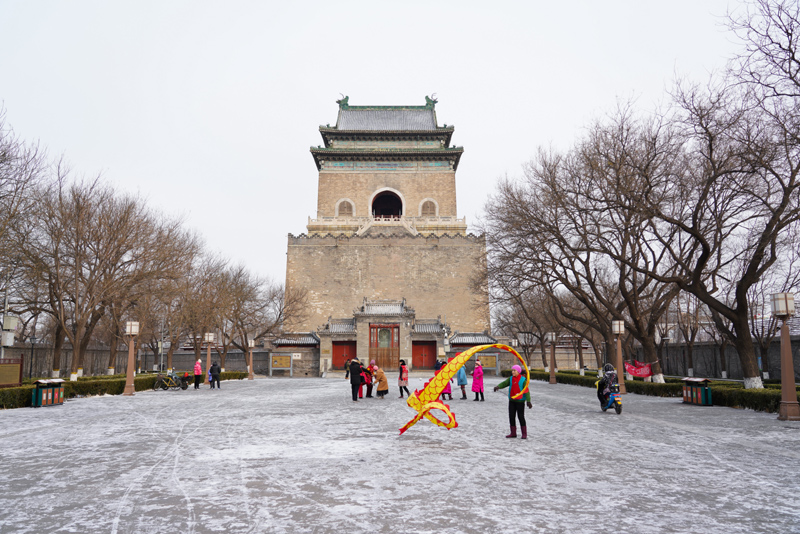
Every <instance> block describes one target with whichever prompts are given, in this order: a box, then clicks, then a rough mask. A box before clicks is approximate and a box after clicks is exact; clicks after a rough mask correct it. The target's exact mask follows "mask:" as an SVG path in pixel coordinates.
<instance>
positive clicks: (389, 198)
mask: <svg viewBox="0 0 800 534" xmlns="http://www.w3.org/2000/svg"><path fill="white" fill-rule="evenodd" d="M402 214H403V201H402V200H400V197H398V196H397V195H395V194H394V193H392V192H391V191H384V192H383V193H379V194H378V195H377V196H376V197H375V199H374V200H373V201H372V215H373V216H374V217H375V218H376V219H380V218H389V217H400V216H401V215H402Z"/></svg>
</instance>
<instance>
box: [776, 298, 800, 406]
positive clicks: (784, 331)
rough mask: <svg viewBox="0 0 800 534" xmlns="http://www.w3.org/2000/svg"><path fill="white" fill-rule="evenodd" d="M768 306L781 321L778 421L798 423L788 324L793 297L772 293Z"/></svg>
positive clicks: (792, 309) (791, 311) (791, 313)
mask: <svg viewBox="0 0 800 534" xmlns="http://www.w3.org/2000/svg"><path fill="white" fill-rule="evenodd" d="M770 304H771V307H772V315H774V316H775V317H778V318H779V319H780V320H781V321H783V324H782V325H781V405H780V408H779V409H778V419H780V420H781V421H800V404H798V403H797V389H796V386H795V380H794V362H793V361H792V342H791V339H790V338H789V324H788V322H789V317H791V316H792V315H794V295H793V294H792V293H773V294H772V295H771V298H770Z"/></svg>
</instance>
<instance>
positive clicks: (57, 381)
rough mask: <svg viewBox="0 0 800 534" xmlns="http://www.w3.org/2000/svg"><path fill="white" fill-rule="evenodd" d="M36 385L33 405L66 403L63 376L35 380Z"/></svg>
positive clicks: (35, 406)
mask: <svg viewBox="0 0 800 534" xmlns="http://www.w3.org/2000/svg"><path fill="white" fill-rule="evenodd" d="M34 385H35V386H36V387H35V388H33V402H31V406H32V407H34V408H39V407H41V406H56V405H59V404H64V380H62V379H61V378H47V379H44V378H43V379H41V380H37V381H36V382H34Z"/></svg>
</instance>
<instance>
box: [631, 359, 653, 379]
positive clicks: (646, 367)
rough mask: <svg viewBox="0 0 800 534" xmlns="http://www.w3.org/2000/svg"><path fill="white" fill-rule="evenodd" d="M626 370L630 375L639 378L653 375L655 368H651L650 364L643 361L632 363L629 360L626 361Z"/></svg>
mask: <svg viewBox="0 0 800 534" xmlns="http://www.w3.org/2000/svg"><path fill="white" fill-rule="evenodd" d="M634 361H635V360H634ZM625 372H626V373H628V374H629V375H633V376H638V377H639V378H647V377H648V376H652V375H653V370H652V369H651V368H650V364H649V363H648V364H643V363H642V362H636V365H631V364H629V363H628V362H625Z"/></svg>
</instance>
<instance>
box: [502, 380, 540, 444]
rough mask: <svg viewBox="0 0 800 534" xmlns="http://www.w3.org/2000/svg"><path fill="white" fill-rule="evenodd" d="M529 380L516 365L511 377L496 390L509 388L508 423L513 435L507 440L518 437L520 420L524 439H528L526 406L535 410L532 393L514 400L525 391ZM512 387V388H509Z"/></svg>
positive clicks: (508, 436) (526, 393)
mask: <svg viewBox="0 0 800 534" xmlns="http://www.w3.org/2000/svg"><path fill="white" fill-rule="evenodd" d="M526 383H527V379H526V378H525V377H524V376H522V367H520V366H519V365H515V366H513V367H512V368H511V376H510V377H508V378H507V379H505V380H503V381H502V382H500V383H499V384H497V385H496V386H495V388H494V390H495V391H497V390H499V389H504V388H506V387H508V421H509V424H510V426H511V433H510V434H509V435H507V436H506V437H507V438H516V437H517V426H516V419H517V418H519V426H520V428H521V429H522V439H528V427H527V425H526V424H525V405H526V404H527V405H528V408H533V405H532V404H531V394H530V391H526V392H525V394H524V395H522V396H521V397H520V398H518V399H515V398H513V397H514V396H515V395H518V394H519V393H520V392H521V391H522V390H523V389H525V384H526ZM509 386H511V387H509Z"/></svg>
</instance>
